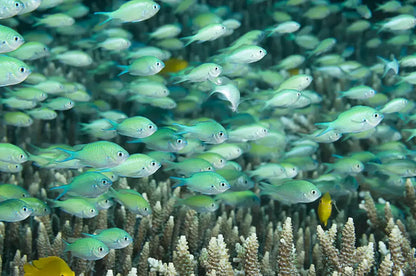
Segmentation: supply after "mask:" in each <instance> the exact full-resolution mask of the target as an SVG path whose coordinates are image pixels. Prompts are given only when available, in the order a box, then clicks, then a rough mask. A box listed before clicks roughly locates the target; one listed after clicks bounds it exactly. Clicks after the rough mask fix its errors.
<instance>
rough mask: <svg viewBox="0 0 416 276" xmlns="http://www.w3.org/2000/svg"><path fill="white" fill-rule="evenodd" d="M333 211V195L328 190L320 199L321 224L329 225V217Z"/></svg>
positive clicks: (319, 214) (319, 215)
mask: <svg viewBox="0 0 416 276" xmlns="http://www.w3.org/2000/svg"><path fill="white" fill-rule="evenodd" d="M331 213H332V200H331V195H330V194H329V193H328V192H326V193H325V194H324V195H323V196H322V197H321V199H320V200H319V205H318V217H319V221H320V222H321V224H323V225H324V226H325V227H326V226H327V225H328V219H329V217H330V216H331Z"/></svg>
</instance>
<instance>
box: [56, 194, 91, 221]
mask: <svg viewBox="0 0 416 276" xmlns="http://www.w3.org/2000/svg"><path fill="white" fill-rule="evenodd" d="M50 204H51V205H52V206H51V207H52V208H60V209H61V210H62V211H64V212H65V213H68V214H71V215H73V216H76V217H79V218H93V217H95V216H97V215H98V210H97V209H96V208H95V206H94V205H93V204H92V203H90V202H88V201H87V200H85V199H84V198H82V197H80V198H68V199H66V200H54V201H52V200H51V201H50Z"/></svg>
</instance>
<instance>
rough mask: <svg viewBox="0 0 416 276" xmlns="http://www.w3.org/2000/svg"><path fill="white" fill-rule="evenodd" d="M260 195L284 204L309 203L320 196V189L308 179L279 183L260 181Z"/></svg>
mask: <svg viewBox="0 0 416 276" xmlns="http://www.w3.org/2000/svg"><path fill="white" fill-rule="evenodd" d="M260 190H261V193H260V194H261V195H268V196H270V197H271V198H272V199H273V200H277V201H279V202H282V203H284V204H289V205H290V204H296V203H309V202H314V201H315V200H317V199H318V198H320V197H321V191H319V189H318V188H317V187H316V186H315V185H314V184H312V183H311V182H309V181H306V180H289V181H287V182H284V183H283V184H281V185H271V184H267V183H264V182H260Z"/></svg>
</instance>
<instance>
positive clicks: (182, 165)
mask: <svg viewBox="0 0 416 276" xmlns="http://www.w3.org/2000/svg"><path fill="white" fill-rule="evenodd" d="M163 166H164V170H165V171H169V170H175V172H176V173H179V174H182V175H185V176H190V175H192V174H193V173H196V172H207V171H211V172H212V171H214V167H213V166H212V165H211V163H210V162H208V161H206V160H205V159H201V158H187V159H184V160H182V161H180V162H176V163H175V162H171V161H166V162H165V163H164V164H163Z"/></svg>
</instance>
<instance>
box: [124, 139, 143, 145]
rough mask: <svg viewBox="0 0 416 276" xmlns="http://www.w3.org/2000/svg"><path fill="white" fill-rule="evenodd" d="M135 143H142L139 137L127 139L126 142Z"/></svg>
mask: <svg viewBox="0 0 416 276" xmlns="http://www.w3.org/2000/svg"><path fill="white" fill-rule="evenodd" d="M135 143H143V141H142V139H141V138H139V139H134V140H130V141H127V144H135Z"/></svg>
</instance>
